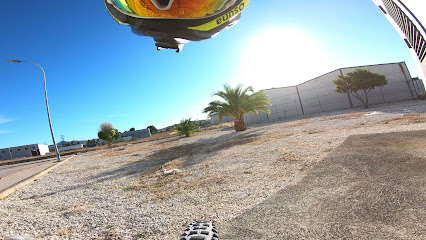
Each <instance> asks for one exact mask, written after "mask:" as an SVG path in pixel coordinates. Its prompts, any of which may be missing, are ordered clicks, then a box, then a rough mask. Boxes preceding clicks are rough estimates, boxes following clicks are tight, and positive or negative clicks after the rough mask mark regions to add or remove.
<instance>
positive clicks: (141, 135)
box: [121, 128, 151, 138]
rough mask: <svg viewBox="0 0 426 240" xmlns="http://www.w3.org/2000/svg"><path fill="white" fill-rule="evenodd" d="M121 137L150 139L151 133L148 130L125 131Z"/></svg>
mask: <svg viewBox="0 0 426 240" xmlns="http://www.w3.org/2000/svg"><path fill="white" fill-rule="evenodd" d="M121 137H122V138H124V137H135V138H148V137H151V131H150V130H149V128H146V129H141V130H136V131H126V132H122V133H121Z"/></svg>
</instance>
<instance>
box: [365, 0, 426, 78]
mask: <svg viewBox="0 0 426 240" xmlns="http://www.w3.org/2000/svg"><path fill="white" fill-rule="evenodd" d="M373 2H374V3H375V4H376V5H377V6H378V7H379V9H380V10H381V11H382V12H383V14H384V15H385V16H386V18H387V19H388V20H389V21H390V22H391V24H392V25H393V27H394V28H395V29H396V30H397V32H398V33H399V35H400V36H401V38H402V39H403V40H404V41H405V43H406V44H407V46H408V48H409V49H410V52H411V54H412V55H413V57H414V59H415V61H416V63H417V64H418V66H419V69H421V70H422V72H421V71H419V77H420V78H421V79H423V80H424V79H425V75H426V60H425V58H426V40H425V39H426V28H425V27H426V11H425V6H426V2H425V0H373ZM422 75H423V76H422Z"/></svg>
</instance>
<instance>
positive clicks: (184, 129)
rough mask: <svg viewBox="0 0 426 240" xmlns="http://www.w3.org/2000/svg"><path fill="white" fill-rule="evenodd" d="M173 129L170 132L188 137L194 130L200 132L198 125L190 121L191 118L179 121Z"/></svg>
mask: <svg viewBox="0 0 426 240" xmlns="http://www.w3.org/2000/svg"><path fill="white" fill-rule="evenodd" d="M173 130H174V131H173V133H172V134H177V135H179V136H183V135H185V137H189V136H190V135H191V134H192V133H194V132H200V130H199V129H198V126H197V125H196V124H195V123H194V122H192V121H191V118H189V119H184V120H182V121H180V123H179V124H177V125H176V126H175V127H174V129H173Z"/></svg>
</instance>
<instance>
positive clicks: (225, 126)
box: [206, 122, 234, 130]
mask: <svg viewBox="0 0 426 240" xmlns="http://www.w3.org/2000/svg"><path fill="white" fill-rule="evenodd" d="M229 127H234V123H233V122H226V123H220V124H217V125H213V126H210V127H207V128H206V129H207V130H214V129H220V128H229Z"/></svg>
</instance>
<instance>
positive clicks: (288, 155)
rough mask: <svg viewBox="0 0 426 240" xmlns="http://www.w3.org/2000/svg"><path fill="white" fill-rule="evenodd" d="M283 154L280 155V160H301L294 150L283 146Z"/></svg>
mask: <svg viewBox="0 0 426 240" xmlns="http://www.w3.org/2000/svg"><path fill="white" fill-rule="evenodd" d="M281 152H282V156H280V157H279V159H278V160H279V161H286V162H292V161H298V160H301V158H300V157H298V156H297V155H296V154H295V153H294V152H293V151H292V150H290V149H287V148H281Z"/></svg>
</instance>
